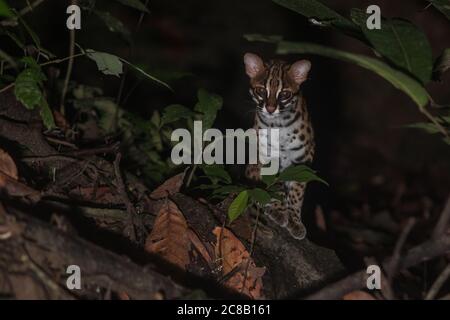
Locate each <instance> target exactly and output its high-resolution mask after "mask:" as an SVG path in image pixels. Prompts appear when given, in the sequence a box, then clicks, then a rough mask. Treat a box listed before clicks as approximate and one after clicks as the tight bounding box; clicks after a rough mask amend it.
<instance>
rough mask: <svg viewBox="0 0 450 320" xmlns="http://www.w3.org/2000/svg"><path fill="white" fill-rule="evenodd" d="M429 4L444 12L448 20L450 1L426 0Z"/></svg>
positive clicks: (449, 17)
mask: <svg viewBox="0 0 450 320" xmlns="http://www.w3.org/2000/svg"><path fill="white" fill-rule="evenodd" d="M428 1H429V2H431V4H432V5H433V6H434V7H435V8H436V9H438V10H439V11H440V12H441V13H442V14H444V15H445V16H446V17H447V19H449V20H450V1H449V0H428Z"/></svg>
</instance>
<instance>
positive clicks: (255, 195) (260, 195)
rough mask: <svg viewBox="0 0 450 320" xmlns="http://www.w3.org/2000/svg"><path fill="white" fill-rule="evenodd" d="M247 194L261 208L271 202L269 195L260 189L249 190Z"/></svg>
mask: <svg viewBox="0 0 450 320" xmlns="http://www.w3.org/2000/svg"><path fill="white" fill-rule="evenodd" d="M248 193H249V196H250V198H251V199H252V200H253V201H255V202H257V203H259V204H260V205H262V206H263V205H265V204H267V203H269V202H270V200H272V197H271V196H270V194H269V193H268V192H267V191H265V190H263V189H260V188H255V189H252V190H249V191H248Z"/></svg>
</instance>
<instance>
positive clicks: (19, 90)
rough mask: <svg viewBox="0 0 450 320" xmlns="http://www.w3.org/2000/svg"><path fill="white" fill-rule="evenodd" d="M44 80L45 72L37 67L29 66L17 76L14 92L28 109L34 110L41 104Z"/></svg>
mask: <svg viewBox="0 0 450 320" xmlns="http://www.w3.org/2000/svg"><path fill="white" fill-rule="evenodd" d="M43 80H45V76H44V74H43V73H42V72H41V70H40V69H36V68H27V69H25V70H23V71H22V72H21V73H20V74H19V75H18V76H17V79H16V82H15V87H14V94H15V95H16V98H17V100H19V101H20V102H21V103H22V104H23V105H24V106H25V107H26V108H27V109H30V110H32V109H34V108H35V107H37V106H40V105H41V103H42V100H43V95H42V90H41V86H42V81H43Z"/></svg>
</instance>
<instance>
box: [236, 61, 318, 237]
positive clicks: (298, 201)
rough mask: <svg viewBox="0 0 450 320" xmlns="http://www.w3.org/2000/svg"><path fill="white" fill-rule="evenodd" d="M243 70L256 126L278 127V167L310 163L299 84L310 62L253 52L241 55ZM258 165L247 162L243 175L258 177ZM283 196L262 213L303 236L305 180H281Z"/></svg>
mask: <svg viewBox="0 0 450 320" xmlns="http://www.w3.org/2000/svg"><path fill="white" fill-rule="evenodd" d="M244 64H245V71H246V73H247V75H248V76H249V78H250V95H251V96H252V98H253V100H254V102H255V103H256V116H255V125H254V128H255V129H256V130H259V129H263V128H264V129H266V128H278V129H279V136H280V144H279V145H280V147H279V156H280V163H279V171H280V172H281V171H283V170H284V169H286V168H287V167H289V166H292V165H298V164H309V163H311V162H312V160H313V157H314V148H315V143H314V132H313V128H312V125H311V121H310V116H309V114H308V110H307V108H306V101H305V99H304V98H303V96H302V92H301V85H302V83H303V82H305V81H306V79H307V77H308V72H309V70H310V69H311V63H310V62H309V61H308V60H300V61H297V62H295V63H292V64H289V63H286V62H284V61H279V60H271V61H268V62H264V61H263V60H262V59H261V58H260V57H259V56H257V55H256V54H253V53H246V54H245V56H244ZM260 169H261V165H260V164H256V165H248V166H247V167H246V170H245V175H246V177H247V178H249V179H251V180H256V181H258V180H260ZM283 187H284V188H283V189H284V195H283V200H282V201H280V200H276V199H272V200H271V202H269V203H268V204H267V205H266V207H265V208H264V213H265V214H266V215H267V216H268V217H269V218H270V219H271V220H273V221H274V222H275V223H277V224H279V225H280V226H282V227H284V228H286V229H287V230H288V231H289V233H290V234H291V235H292V237H294V238H296V239H304V238H305V236H306V228H305V226H304V225H303V223H302V221H301V213H302V204H303V198H304V194H305V189H306V183H300V182H296V181H289V182H285V183H284V186H283Z"/></svg>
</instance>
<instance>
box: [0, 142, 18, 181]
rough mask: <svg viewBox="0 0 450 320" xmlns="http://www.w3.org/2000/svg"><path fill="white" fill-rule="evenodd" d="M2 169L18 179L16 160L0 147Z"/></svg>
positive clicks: (0, 165)
mask: <svg viewBox="0 0 450 320" xmlns="http://www.w3.org/2000/svg"><path fill="white" fill-rule="evenodd" d="M0 171H2V172H3V173H5V174H7V175H8V176H10V177H11V178H13V179H15V180H17V179H18V178H19V175H18V173H17V167H16V164H15V163H14V160H13V159H12V158H11V156H10V155H9V154H8V153H6V152H5V151H3V150H2V149H0Z"/></svg>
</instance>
